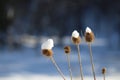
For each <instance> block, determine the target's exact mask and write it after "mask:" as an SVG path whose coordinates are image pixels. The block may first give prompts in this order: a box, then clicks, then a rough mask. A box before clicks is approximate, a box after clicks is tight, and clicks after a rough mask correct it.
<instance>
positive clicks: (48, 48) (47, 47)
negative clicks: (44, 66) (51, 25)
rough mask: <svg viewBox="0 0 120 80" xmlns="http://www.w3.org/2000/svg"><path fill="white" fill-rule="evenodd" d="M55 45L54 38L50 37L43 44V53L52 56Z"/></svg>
mask: <svg viewBox="0 0 120 80" xmlns="http://www.w3.org/2000/svg"><path fill="white" fill-rule="evenodd" d="M53 47H54V44H53V40H52V39H48V40H47V41H46V42H44V43H43V44H42V45H41V49H42V53H43V55H45V56H47V57H50V56H52V55H53V52H52V48H53Z"/></svg>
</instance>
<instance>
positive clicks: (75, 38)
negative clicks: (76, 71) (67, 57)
mask: <svg viewBox="0 0 120 80" xmlns="http://www.w3.org/2000/svg"><path fill="white" fill-rule="evenodd" d="M71 39H72V42H73V44H75V45H76V47H77V51H78V62H79V66H80V75H81V80H83V71H82V62H81V55H80V48H79V44H80V42H81V37H80V36H79V33H78V32H77V30H74V31H73V32H72V37H71Z"/></svg>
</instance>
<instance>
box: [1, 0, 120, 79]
mask: <svg viewBox="0 0 120 80" xmlns="http://www.w3.org/2000/svg"><path fill="white" fill-rule="evenodd" d="M87 26H89V27H90V28H91V29H92V30H93V32H94V34H95V41H94V43H93V44H92V50H93V57H94V63H95V71H96V75H97V76H98V77H99V76H100V77H101V76H102V74H101V69H102V68H103V67H106V68H107V76H113V77H114V76H116V75H119V74H120V70H119V68H120V58H119V57H120V31H119V30H120V0H0V80H39V79H41V80H47V79H46V78H47V77H51V76H52V77H53V78H48V79H49V80H50V79H52V80H54V79H55V80H62V79H61V78H60V79H59V78H58V79H56V78H55V77H56V76H57V77H59V74H58V72H57V71H56V69H55V68H54V66H53V65H52V63H51V61H50V60H49V59H47V58H45V57H44V56H42V53H41V43H42V42H44V41H45V40H47V39H48V38H52V39H53V40H54V43H55V47H54V48H53V51H54V57H55V60H56V62H57V63H58V65H59V66H60V68H61V69H62V71H63V73H64V74H65V76H66V77H68V79H69V71H68V65H67V60H66V55H65V54H64V50H63V47H64V46H65V45H70V46H71V48H72V52H71V56H70V57H71V66H72V71H73V76H74V77H75V78H77V77H79V74H80V73H79V65H78V60H77V50H76V47H75V46H74V45H73V44H72V42H71V34H72V31H73V30H77V31H79V33H80V35H81V36H82V42H81V45H80V49H81V56H82V63H83V71H84V72H83V73H84V76H86V77H92V72H91V64H90V59H89V50H88V46H87V44H86V43H85V41H84V38H83V35H84V31H85V28H86V27H87ZM46 76H47V77H46ZM115 78H116V80H117V79H119V78H120V77H119V78H118V77H114V79H115ZM111 79H112V78H111Z"/></svg>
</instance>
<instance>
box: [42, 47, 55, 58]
mask: <svg viewBox="0 0 120 80" xmlns="http://www.w3.org/2000/svg"><path fill="white" fill-rule="evenodd" d="M42 54H43V55H44V56H47V57H51V56H52V55H53V51H52V50H51V49H43V50H42Z"/></svg>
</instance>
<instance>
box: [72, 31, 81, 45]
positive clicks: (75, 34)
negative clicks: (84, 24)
mask: <svg viewBox="0 0 120 80" xmlns="http://www.w3.org/2000/svg"><path fill="white" fill-rule="evenodd" d="M80 41H81V38H80V36H79V33H78V32H77V31H76V30H74V31H73V32H72V42H73V43H74V44H76V45H77V44H80Z"/></svg>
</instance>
